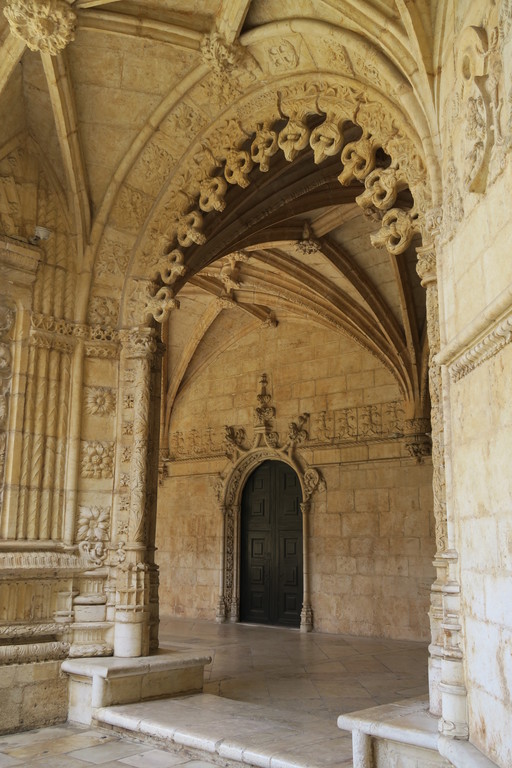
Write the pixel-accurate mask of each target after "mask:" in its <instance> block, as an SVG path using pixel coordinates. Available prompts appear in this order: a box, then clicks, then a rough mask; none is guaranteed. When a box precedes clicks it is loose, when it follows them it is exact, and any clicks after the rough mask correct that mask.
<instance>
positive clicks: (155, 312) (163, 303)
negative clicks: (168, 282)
mask: <svg viewBox="0 0 512 768" xmlns="http://www.w3.org/2000/svg"><path fill="white" fill-rule="evenodd" d="M179 308H180V302H179V301H178V299H176V298H175V297H174V291H173V290H172V288H168V287H167V286H164V287H163V288H159V289H158V290H157V292H156V293H155V295H154V296H149V297H148V298H147V299H146V303H145V305H144V314H145V317H146V318H151V317H152V318H154V319H155V320H156V321H157V323H164V322H165V321H166V320H167V318H168V317H169V314H170V312H172V310H173V309H179Z"/></svg>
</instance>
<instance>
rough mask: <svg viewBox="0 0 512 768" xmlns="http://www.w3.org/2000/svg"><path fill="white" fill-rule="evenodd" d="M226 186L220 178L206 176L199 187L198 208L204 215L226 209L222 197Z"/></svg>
mask: <svg viewBox="0 0 512 768" xmlns="http://www.w3.org/2000/svg"><path fill="white" fill-rule="evenodd" d="M227 188H228V185H227V183H226V181H225V179H223V178H222V176H207V177H206V178H204V179H203V180H202V182H201V185H200V187H199V207H200V208H201V210H202V211H204V212H205V213H209V212H210V211H223V210H224V208H225V207H226V201H225V199H224V195H225V194H226V190H227Z"/></svg>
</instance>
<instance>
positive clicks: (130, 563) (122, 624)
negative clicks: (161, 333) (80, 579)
mask: <svg viewBox="0 0 512 768" xmlns="http://www.w3.org/2000/svg"><path fill="white" fill-rule="evenodd" d="M121 343H122V355H121V368H122V369H123V370H124V378H125V381H126V382H128V383H129V384H131V385H132V388H131V394H130V395H129V397H130V398H131V399H132V404H133V422H123V431H124V432H125V433H131V435H132V440H131V446H130V448H131V450H130V453H131V457H130V474H129V501H128V511H129V514H128V521H127V526H126V528H127V534H128V542H127V544H126V560H125V561H123V562H122V563H121V564H119V565H118V566H117V568H116V608H115V632H114V654H115V655H116V656H124V657H133V656H141V655H146V654H147V653H149V643H150V638H149V604H150V586H151V582H152V581H153V582H154V578H153V579H152V578H151V571H152V564H151V563H149V562H148V556H147V555H148V553H147V548H148V543H149V542H148V534H149V525H148V522H149V521H148V508H147V506H148V505H147V502H148V463H149V461H148V457H149V442H150V441H149V427H150V419H151V381H152V375H151V374H152V362H153V358H154V356H155V353H156V352H157V339H156V333H155V331H154V330H153V329H152V328H142V329H136V330H133V331H124V332H122V333H121ZM125 394H126V393H125ZM123 397H124V395H123ZM124 424H127V425H128V426H127V427H125V426H124ZM153 602H154V601H153Z"/></svg>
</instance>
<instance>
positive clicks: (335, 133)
mask: <svg viewBox="0 0 512 768" xmlns="http://www.w3.org/2000/svg"><path fill="white" fill-rule="evenodd" d="M309 144H310V146H311V149H312V150H313V156H314V160H315V163H316V164H317V165H318V164H319V163H321V162H323V161H324V160H325V158H326V157H332V156H333V155H337V154H338V152H339V151H340V150H341V147H342V145H343V134H342V132H341V128H340V124H339V116H338V114H337V113H335V112H331V113H330V114H327V116H326V118H325V120H324V122H323V123H320V125H318V126H317V127H316V128H314V129H313V130H312V131H311V136H310V138H309Z"/></svg>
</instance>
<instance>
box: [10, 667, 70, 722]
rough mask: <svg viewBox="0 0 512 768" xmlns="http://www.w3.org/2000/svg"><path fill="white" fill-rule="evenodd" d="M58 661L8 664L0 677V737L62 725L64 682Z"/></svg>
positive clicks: (65, 701) (65, 713) (65, 708)
mask: <svg viewBox="0 0 512 768" xmlns="http://www.w3.org/2000/svg"><path fill="white" fill-rule="evenodd" d="M61 664H62V661H61V660H59V661H43V662H39V663H38V662H32V663H31V664H12V665H10V666H6V667H2V670H1V673H0V696H1V698H2V706H1V707H0V733H10V732H12V731H18V730H29V729H31V728H38V727H41V726H48V725H55V724H56V723H63V722H65V721H66V720H67V717H68V680H67V676H66V675H64V674H63V673H62V672H61V671H60V667H61Z"/></svg>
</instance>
